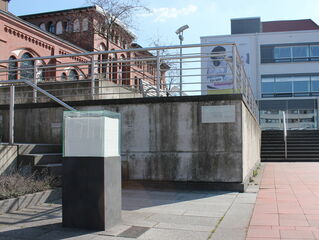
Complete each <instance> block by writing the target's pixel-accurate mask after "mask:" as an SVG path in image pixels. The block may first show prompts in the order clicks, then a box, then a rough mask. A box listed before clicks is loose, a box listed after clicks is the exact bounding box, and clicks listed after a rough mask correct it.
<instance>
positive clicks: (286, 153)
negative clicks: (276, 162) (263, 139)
mask: <svg viewBox="0 0 319 240" xmlns="http://www.w3.org/2000/svg"><path fill="white" fill-rule="evenodd" d="M282 123H283V131H284V142H285V160H287V158H288V151H287V123H286V113H285V112H284V111H282Z"/></svg>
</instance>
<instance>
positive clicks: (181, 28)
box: [175, 25, 189, 34]
mask: <svg viewBox="0 0 319 240" xmlns="http://www.w3.org/2000/svg"><path fill="white" fill-rule="evenodd" d="M188 28H189V26H188V25H184V26H182V27H180V28H179V29H177V30H176V32H175V33H176V34H180V33H181V32H183V31H184V30H186V29H188Z"/></svg>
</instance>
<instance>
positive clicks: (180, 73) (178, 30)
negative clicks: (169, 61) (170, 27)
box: [175, 25, 189, 96]
mask: <svg viewBox="0 0 319 240" xmlns="http://www.w3.org/2000/svg"><path fill="white" fill-rule="evenodd" d="M188 28H189V26H188V25H184V26H181V27H180V28H179V29H177V30H176V32H175V33H176V34H177V35H178V38H179V42H180V45H181V47H180V50H179V53H180V59H179V95H180V96H182V95H183V77H182V74H183V70H182V68H183V61H182V56H183V49H182V45H183V41H184V36H183V32H184V31H185V30H186V29H188Z"/></svg>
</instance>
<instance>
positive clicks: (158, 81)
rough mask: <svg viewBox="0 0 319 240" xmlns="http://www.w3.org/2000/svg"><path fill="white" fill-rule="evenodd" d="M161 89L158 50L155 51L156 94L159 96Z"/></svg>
mask: <svg viewBox="0 0 319 240" xmlns="http://www.w3.org/2000/svg"><path fill="white" fill-rule="evenodd" d="M160 89H161V57H160V52H159V50H157V51H156V94H157V96H158V97H159V96H160Z"/></svg>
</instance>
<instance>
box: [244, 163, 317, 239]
mask: <svg viewBox="0 0 319 240" xmlns="http://www.w3.org/2000/svg"><path fill="white" fill-rule="evenodd" d="M262 239H267V240H270V239H296V240H297V239H298V240H301V239H319V163H267V164H266V166H265V170H264V174H263V178H262V182H261V185H260V190H259V193H258V196H257V201H256V205H255V209H254V213H253V216H252V219H251V222H250V226H249V230H248V234H247V240H262Z"/></svg>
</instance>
